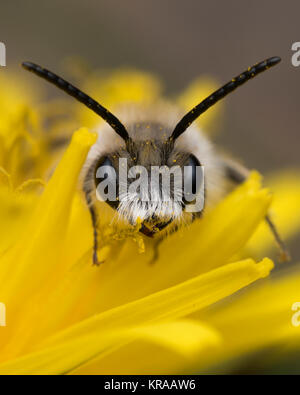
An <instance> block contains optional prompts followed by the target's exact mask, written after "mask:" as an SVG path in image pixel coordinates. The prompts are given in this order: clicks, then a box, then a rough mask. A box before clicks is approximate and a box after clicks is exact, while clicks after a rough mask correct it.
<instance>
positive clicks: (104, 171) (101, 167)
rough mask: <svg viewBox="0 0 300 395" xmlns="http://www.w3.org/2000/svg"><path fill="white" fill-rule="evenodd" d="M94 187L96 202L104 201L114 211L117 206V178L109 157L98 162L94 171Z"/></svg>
mask: <svg viewBox="0 0 300 395" xmlns="http://www.w3.org/2000/svg"><path fill="white" fill-rule="evenodd" d="M95 185H96V196H97V200H99V201H104V202H106V203H108V204H109V205H110V206H111V207H113V208H115V209H116V208H117V207H118V205H119V200H118V195H117V191H118V178H117V171H116V169H115V168H114V166H113V164H112V161H111V160H110V158H109V157H104V158H101V159H100V160H99V162H98V164H97V166H96V170H95Z"/></svg>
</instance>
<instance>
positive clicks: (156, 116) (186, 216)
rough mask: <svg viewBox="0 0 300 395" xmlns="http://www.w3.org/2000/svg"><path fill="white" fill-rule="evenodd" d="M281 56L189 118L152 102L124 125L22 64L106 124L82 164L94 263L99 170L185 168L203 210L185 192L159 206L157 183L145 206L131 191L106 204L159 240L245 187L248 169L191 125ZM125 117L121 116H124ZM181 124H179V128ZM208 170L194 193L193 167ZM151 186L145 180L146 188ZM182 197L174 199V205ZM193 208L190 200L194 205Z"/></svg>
mask: <svg viewBox="0 0 300 395" xmlns="http://www.w3.org/2000/svg"><path fill="white" fill-rule="evenodd" d="M280 60H281V59H280V58H279V57H271V58H269V59H266V60H264V61H262V62H259V63H256V64H255V65H253V66H252V67H249V68H248V69H247V70H246V71H244V72H242V73H241V74H239V75H238V76H237V77H235V78H233V79H231V80H230V81H229V82H228V83H226V84H225V85H223V86H222V87H221V88H220V89H218V90H216V91H215V92H213V93H212V94H211V95H210V96H208V97H207V98H206V99H205V100H203V101H201V102H200V103H199V104H198V105H197V106H195V107H194V108H193V109H192V110H191V111H189V112H188V113H187V114H186V115H184V116H183V117H181V119H180V113H179V110H178V109H176V108H174V107H173V106H172V105H170V104H169V103H165V102H162V103H157V104H156V105H154V106H152V107H151V108H150V109H149V108H139V107H138V106H135V107H133V108H130V107H127V108H125V109H123V110H122V111H120V115H121V116H122V117H121V119H124V120H125V122H126V127H125V125H124V124H123V123H122V122H121V121H120V120H119V119H118V118H117V117H116V116H115V115H113V114H112V113H111V112H110V111H109V110H107V109H106V108H104V107H103V106H102V105H101V104H99V103H98V102H97V101H95V100H94V99H92V98H91V97H90V96H88V95H87V94H85V93H83V92H82V91H81V90H80V89H78V88H76V87H75V86H73V85H72V84H70V83H69V82H67V81H66V80H64V79H63V78H61V77H59V76H58V75H56V74H54V73H52V72H51V71H49V70H47V69H45V68H42V67H40V66H38V65H36V64H34V63H30V62H24V63H23V64H22V66H23V67H24V68H25V69H26V70H28V71H30V72H33V73H34V74H36V75H37V76H39V77H41V78H43V79H45V80H47V81H48V82H50V83H52V84H54V85H55V86H56V87H58V88H59V89H62V90H63V91H65V92H66V93H67V94H68V95H70V96H72V97H74V98H75V99H76V100H77V101H79V102H81V103H82V104H84V105H85V106H87V107H88V108H89V109H91V110H92V111H93V112H95V113H96V114H97V115H99V116H100V117H101V118H102V119H103V120H104V121H105V122H106V124H105V125H104V126H103V125H101V127H99V130H98V131H97V132H98V136H99V138H98V141H97V143H96V144H95V145H94V146H93V147H92V149H91V150H90V152H89V155H88V158H87V161H86V164H85V166H84V170H83V172H84V176H83V190H84V192H85V197H86V201H87V205H88V207H89V210H90V213H91V219H92V224H93V229H94V248H93V262H94V264H99V263H100V262H99V260H98V249H99V245H98V244H99V242H98V218H99V216H101V215H102V212H101V211H100V210H99V208H98V207H97V200H99V199H96V193H95V191H96V190H97V187H98V185H99V178H98V177H97V173H98V171H99V169H100V170H101V169H102V168H104V167H105V169H111V171H108V172H106V177H105V179H106V181H107V182H111V183H115V184H116V183H117V180H116V176H117V175H118V173H119V172H120V169H119V168H118V163H120V159H126V163H127V164H126V166H127V167H128V169H127V170H130V168H131V167H132V166H142V167H143V168H146V169H150V167H153V166H158V167H161V166H163V167H165V168H167V169H173V168H174V166H177V167H179V168H180V169H183V168H188V169H189V172H187V178H188V181H189V182H190V184H191V185H192V189H193V191H194V194H195V196H196V197H197V198H199V199H200V200H201V202H202V203H203V204H202V206H201V210H198V211H191V210H189V205H190V204H191V202H190V201H186V200H185V198H184V194H183V191H182V189H181V188H182V186H179V187H178V186H176V187H175V186H174V188H177V189H176V190H173V191H172V193H171V194H170V199H169V200H168V201H162V198H161V195H162V194H161V192H162V191H161V184H158V185H156V187H155V188H156V190H155V191H154V192H155V196H156V199H150V200H147V201H144V200H143V199H141V196H140V195H139V194H138V193H136V192H131V193H130V192H128V191H127V194H126V199H121V196H120V186H119V188H118V191H117V195H116V196H115V198H114V199H107V200H106V202H105V205H106V207H107V208H109V210H111V212H112V213H117V214H118V218H119V219H120V220H124V222H125V223H126V224H130V225H135V224H137V222H139V223H140V228H139V231H140V232H141V233H142V234H143V235H145V236H146V237H150V238H156V239H157V240H158V241H161V240H162V239H163V238H164V237H166V235H168V234H170V233H172V232H176V231H177V230H178V229H179V228H180V227H181V226H182V225H189V224H191V223H192V222H194V221H196V220H197V219H199V218H201V217H202V215H203V214H204V212H205V209H206V207H209V206H213V205H215V204H216V203H217V202H218V201H219V200H220V199H221V198H222V197H224V196H225V195H226V194H227V193H229V191H230V190H231V189H232V187H233V186H234V185H238V184H240V183H242V182H244V181H245V179H246V178H247V176H248V174H249V171H248V170H247V169H246V168H244V167H243V166H241V165H240V164H238V162H236V161H234V160H232V159H228V158H226V157H225V156H224V155H223V154H221V153H220V152H219V151H218V149H217V148H216V147H214V146H213V144H212V143H211V142H210V141H209V139H208V138H207V136H206V135H205V134H203V132H202V131H201V130H200V128H199V127H198V126H197V124H196V123H195V121H196V119H198V118H199V117H200V116H201V115H202V114H203V113H205V112H206V111H207V110H208V109H209V108H211V107H212V106H214V105H215V104H216V103H217V102H219V101H220V100H222V99H223V98H224V97H225V96H227V95H228V94H229V93H231V92H233V91H234V90H235V89H237V88H238V87H240V86H241V85H243V84H245V83H246V82H247V81H249V80H250V79H252V78H254V77H256V76H257V75H258V74H260V73H262V72H263V71H265V70H268V69H269V68H271V67H273V66H275V65H277V64H278V63H279V62H280ZM122 112H123V113H122ZM178 119H180V121H179V122H178ZM200 166H201V167H203V168H204V169H205V178H204V181H203V185H202V187H201V188H199V185H198V182H197V176H196V174H197V172H196V169H197V168H199V167H200ZM150 184H151V181H149V187H150ZM175 196H177V197H178V196H179V199H178V198H177V199H175ZM192 203H193V202H192ZM266 222H267V224H268V225H269V227H270V230H271V232H272V233H273V235H274V237H275V241H276V242H277V245H278V246H279V248H280V251H281V253H282V256H284V257H285V258H287V257H288V252H287V250H286V247H285V245H284V243H283V241H282V240H281V238H280V236H279V234H278V232H277V229H276V227H275V225H274V224H273V222H272V220H271V218H270V216H269V215H267V216H266Z"/></svg>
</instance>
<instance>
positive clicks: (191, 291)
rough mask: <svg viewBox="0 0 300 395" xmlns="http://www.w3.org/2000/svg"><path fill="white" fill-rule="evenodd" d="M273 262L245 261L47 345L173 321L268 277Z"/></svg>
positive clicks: (105, 315) (87, 322)
mask: <svg viewBox="0 0 300 395" xmlns="http://www.w3.org/2000/svg"><path fill="white" fill-rule="evenodd" d="M272 268H273V263H272V262H271V261H270V260H269V259H264V260H263V261H262V262H260V263H258V264H257V263H255V262H254V261H252V260H251V259H250V260H245V261H240V262H235V263H231V264H228V265H225V266H223V267H221V268H218V269H215V270H213V271H211V272H209V273H206V274H204V275H201V276H198V277H196V278H193V279H191V280H189V281H186V282H183V283H181V284H179V285H177V286H174V287H171V288H168V289H165V290H163V291H160V292H157V293H155V294H152V295H150V296H147V297H145V298H143V299H140V300H137V301H135V302H131V303H128V304H126V305H123V306H119V307H116V308H115V309H112V310H109V311H106V312H104V313H101V314H98V315H96V316H94V317H92V318H89V319H87V320H85V321H83V322H81V323H79V324H77V325H74V326H73V327H71V328H70V329H67V330H65V331H62V332H61V333H60V334H58V335H56V336H54V337H53V338H51V340H48V341H47V342H46V343H45V344H46V345H47V346H49V345H54V344H58V343H63V342H65V341H69V340H72V339H75V338H76V337H77V336H84V335H89V334H92V333H97V332H99V331H103V330H110V329H113V328H115V327H120V326H123V327H126V326H137V325H141V324H145V323H149V322H156V321H159V320H174V319H178V318H180V317H184V316H186V315H188V314H191V313H192V312H194V311H197V310H200V309H202V308H204V307H206V306H208V305H210V304H212V303H215V302H216V301H218V300H220V299H222V298H224V297H226V296H228V295H231V294H232V293H234V292H236V291H237V290H239V289H241V288H243V287H245V286H247V285H249V284H250V283H252V282H254V281H256V280H258V279H259V278H264V277H266V276H268V275H269V272H270V270H271V269H272Z"/></svg>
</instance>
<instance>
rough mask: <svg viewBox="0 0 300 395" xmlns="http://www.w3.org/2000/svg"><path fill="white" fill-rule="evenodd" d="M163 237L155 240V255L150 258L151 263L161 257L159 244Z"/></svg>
mask: <svg viewBox="0 0 300 395" xmlns="http://www.w3.org/2000/svg"><path fill="white" fill-rule="evenodd" d="M162 240H163V239H157V240H155V241H154V245H153V256H152V258H151V260H150V264H151V265H153V264H154V263H155V262H156V261H157V260H158V258H159V251H158V250H159V246H160V243H161V242H162Z"/></svg>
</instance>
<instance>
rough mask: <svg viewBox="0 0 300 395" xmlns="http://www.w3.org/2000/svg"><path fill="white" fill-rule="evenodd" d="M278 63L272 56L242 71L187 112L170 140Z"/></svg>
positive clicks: (276, 58) (275, 57)
mask: <svg viewBox="0 0 300 395" xmlns="http://www.w3.org/2000/svg"><path fill="white" fill-rule="evenodd" d="M280 61H281V59H280V58H279V57H278V56H274V57H272V58H269V59H266V60H264V61H263V62H260V63H256V64H255V65H254V66H252V67H249V68H248V70H246V71H244V72H243V73H241V74H240V75H238V76H237V77H235V78H233V79H232V80H231V81H230V82H228V83H227V84H225V85H224V86H222V88H220V89H218V90H217V91H215V92H214V93H212V94H211V95H210V96H208V97H207V98H206V99H204V100H203V101H202V102H201V103H200V104H198V105H197V106H196V107H194V108H193V109H192V110H191V111H190V112H188V113H187V114H186V115H185V116H184V117H183V118H182V119H181V121H180V122H178V124H177V125H176V127H175V129H174V131H173V133H172V135H171V137H170V140H171V141H174V140H176V139H177V138H178V137H179V136H180V135H181V134H182V133H184V132H185V131H186V129H187V128H188V127H189V126H190V125H191V124H192V123H193V122H194V121H195V120H196V119H197V118H198V117H199V116H200V115H202V114H203V113H204V112H205V111H207V110H208V109H209V108H210V107H212V106H213V105H215V104H216V103H217V102H218V101H219V100H221V99H223V98H224V97H225V96H227V95H228V94H229V93H231V92H233V91H234V90H235V89H236V88H238V87H239V86H241V85H243V84H244V83H245V82H246V81H249V80H250V79H251V78H253V77H256V76H257V75H258V74H260V73H262V72H263V71H265V70H268V69H269V68H270V67H273V66H275V65H276V64H278V63H279V62H280Z"/></svg>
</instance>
